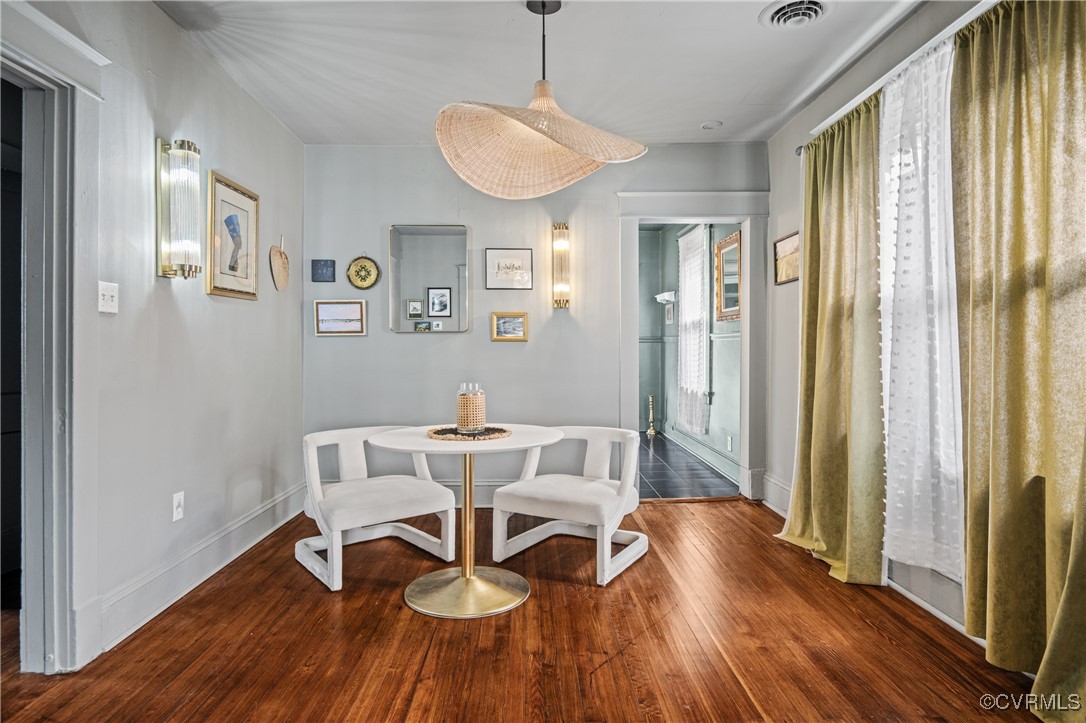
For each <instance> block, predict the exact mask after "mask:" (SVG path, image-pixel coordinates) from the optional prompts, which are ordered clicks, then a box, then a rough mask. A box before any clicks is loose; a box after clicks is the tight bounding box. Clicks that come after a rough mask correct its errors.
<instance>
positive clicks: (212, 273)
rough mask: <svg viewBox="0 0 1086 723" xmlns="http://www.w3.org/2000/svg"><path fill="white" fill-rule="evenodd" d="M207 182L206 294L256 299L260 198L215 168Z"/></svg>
mask: <svg viewBox="0 0 1086 723" xmlns="http://www.w3.org/2000/svg"><path fill="white" fill-rule="evenodd" d="M207 185H208V196H209V201H208V208H209V211H208V214H207V223H208V229H207V246H208V249H207V259H208V264H207V266H208V268H207V274H206V275H205V276H206V278H207V293H209V294H216V295H218V296H232V297H234V298H236V299H249V300H251V301H256V276H257V274H256V254H257V240H258V239H257V233H258V227H259V218H258V216H259V212H260V197H259V196H257V195H256V194H255V193H253V192H252V191H250V190H248V189H247V188H244V187H242V186H240V185H238V184H237V183H234V182H233V181H231V180H230V179H229V178H227V177H226V176H222V175H219V174H218V173H216V172H215V171H211V172H210V175H209V178H208V184H207Z"/></svg>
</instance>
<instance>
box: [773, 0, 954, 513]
mask: <svg viewBox="0 0 1086 723" xmlns="http://www.w3.org/2000/svg"><path fill="white" fill-rule="evenodd" d="M972 6H973V3H971V2H937V3H926V4H925V5H923V6H922V7H921V8H920V9H919V10H917V11H916V12H915V13H913V14H912V15H910V16H909V18H908V19H907V20H906V21H905V22H904V23H903V24H902V25H901V27H899V28H898V29H897V30H896V31H894V32H893V33H892V34H891V35H890V36H889V37H888V38H887V39H886V40H884V41H883V42H882V43H880V44H879V45H878V46H876V47H875V48H874V49H873V50H872V51H871V52H870V53H868V54H867V55H865V56H864V57H863V59H861V60H860V61H859V62H858V63H857V64H856V65H854V66H853V67H852V68H850V69H849V71H848V72H847V73H845V74H844V75H843V76H842V77H841V78H840V79H838V80H837V81H836V82H835V83H834V84H833V85H831V86H830V87H829V88H828V89H827V90H826V91H825V92H824V93H822V94H821V95H819V96H818V98H816V99H815V100H814V101H812V102H811V103H810V104H809V105H808V106H807V107H806V108H804V109H803V110H802V111H801V112H800V113H799V114H797V115H796V117H795V118H793V119H792V120H791V121H789V122H788V124H787V125H786V126H785V127H784V128H782V129H781V130H780V131H779V132H778V133H777V134H776V135H774V136H773V138H771V139H770V141H769V169H770V171H769V172H770V178H771V180H772V186H771V192H770V201H769V203H770V216H769V239H770V242H772V241H773V240H774V239H778V238H781V237H782V236H786V235H788V234H790V233H792V232H794V231H799V230H801V227H802V223H803V198H802V189H803V167H802V159H801V158H800V157H798V156H797V155H796V153H795V149H796V147H797V146H802V145H805V144H807V143H809V142H810V141H811V140H812V139H813V136H811V133H810V131H811V130H812V129H813V128H815V127H816V126H818V125H819V124H820V123H822V121H824V120H825V119H826V118H827V117H829V115H830V114H831V113H834V112H835V111H836V110H838V109H839V108H840V107H842V106H843V105H844V104H845V103H847V102H848V101H849V100H851V99H852V98H853V97H855V96H856V95H858V94H859V93H860V92H862V91H863V90H864V89H865V88H867V87H868V86H869V85H871V84H872V83H874V82H875V81H877V80H878V79H879V78H880V77H882V76H883V75H884V74H886V73H887V72H889V71H890V70H891V69H892V68H893V67H894V66H896V65H897V64H898V63H900V62H901V61H902V60H904V59H905V58H907V57H908V56H909V55H911V54H912V53H913V52H914V51H915V50H916V49H917V48H919V47H921V46H922V45H924V43H926V42H927V41H928V40H930V39H931V38H932V37H934V36H935V35H937V34H938V33H939V32H940V31H942V30H943V29H944V28H945V27H947V26H948V25H949V24H950V23H951V22H953V21H954V20H955V19H957V18H958V17H960V16H961V15H963V14H964V13H965V12H966V11H967V10H968V9H969V8H970V7H972ZM801 238H802V236H801ZM769 253H770V254H772V248H770V249H769ZM801 253H802V249H801ZM770 258H772V256H770ZM767 272H768V288H769V294H768V299H767V304H768V315H769V324H768V340H767V344H768V349H767V352H768V354H767V356H768V361H769V364H768V378H767V384H766V387H767V415H768V420H767V434H766V443H767V449H766V456H767V461H766V475H765V482H766V489H765V495H766V502H767V503H768V504H770V505H771V506H772V507H774V508H776V509H777V510H778V511H781V512H784V511H786V510H787V509H788V502H789V495H790V494H791V488H792V475H793V474H794V463H795V454H796V432H797V429H796V424H797V414H798V409H799V343H800V282H798V281H797V282H794V283H790V284H785V285H783V286H774V285H773V265H772V263H770V264H769V265H768V269H767Z"/></svg>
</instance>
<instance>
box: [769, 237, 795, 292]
mask: <svg viewBox="0 0 1086 723" xmlns="http://www.w3.org/2000/svg"><path fill="white" fill-rule="evenodd" d="M797 279H799V231H796V232H795V233H790V234H788V235H787V236H785V237H784V238H779V239H777V240H776V241H774V242H773V283H774V284H775V285H777V286H780V285H781V284H787V283H789V282H792V281H796V280H797Z"/></svg>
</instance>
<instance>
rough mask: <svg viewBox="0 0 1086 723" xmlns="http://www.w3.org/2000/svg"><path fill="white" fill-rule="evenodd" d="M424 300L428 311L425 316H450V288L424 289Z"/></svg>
mask: <svg viewBox="0 0 1086 723" xmlns="http://www.w3.org/2000/svg"><path fill="white" fill-rule="evenodd" d="M426 299H427V302H426V303H427V304H428V305H429V309H430V313H429V314H427V316H452V289H451V288H450V287H448V286H436V287H430V288H428V289H426Z"/></svg>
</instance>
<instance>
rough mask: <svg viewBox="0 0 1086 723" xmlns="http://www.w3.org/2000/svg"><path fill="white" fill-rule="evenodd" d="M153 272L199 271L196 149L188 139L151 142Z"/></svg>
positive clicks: (192, 274) (173, 275) (179, 273)
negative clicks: (153, 169)
mask: <svg viewBox="0 0 1086 723" xmlns="http://www.w3.org/2000/svg"><path fill="white" fill-rule="evenodd" d="M155 150H156V153H155V156H156V163H155V167H156V170H157V171H158V183H157V186H156V193H155V201H156V206H157V211H158V213H157V219H158V228H157V233H156V247H157V257H158V260H157V264H156V268H157V274H158V275H159V276H163V277H166V278H176V277H181V278H183V279H191V278H193V277H195V276H196V275H197V274H198V273H200V271H201V269H202V263H203V262H202V259H201V255H200V219H201V216H202V214H201V213H200V211H201V207H200V149H199V148H197V147H196V144H195V143H193V142H192V141H184V140H178V141H174V142H173V143H170V142H169V141H164V140H162V139H161V138H159V139H158V140H157V141H155Z"/></svg>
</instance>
